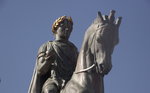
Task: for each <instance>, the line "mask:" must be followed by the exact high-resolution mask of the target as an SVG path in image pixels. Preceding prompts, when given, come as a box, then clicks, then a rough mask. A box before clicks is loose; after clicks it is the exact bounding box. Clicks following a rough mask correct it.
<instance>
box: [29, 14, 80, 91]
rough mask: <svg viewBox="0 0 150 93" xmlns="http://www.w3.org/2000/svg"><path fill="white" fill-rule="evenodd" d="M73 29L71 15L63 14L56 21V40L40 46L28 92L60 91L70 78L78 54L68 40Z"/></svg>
mask: <svg viewBox="0 0 150 93" xmlns="http://www.w3.org/2000/svg"><path fill="white" fill-rule="evenodd" d="M72 29H73V22H72V19H71V17H67V16H62V17H60V18H58V19H57V20H56V21H55V22H54V24H53V26H52V32H53V34H54V36H55V40H54V41H49V42H46V43H44V44H43V45H42V46H41V47H40V48H39V51H38V55H37V61H36V66H35V69H34V73H33V77H32V80H31V84H30V87H29V91H28V93H59V92H60V90H61V89H62V88H63V87H64V86H65V84H66V83H67V82H68V81H69V80H70V78H71V76H72V74H73V72H74V70H75V67H76V62H77V56H78V51H77V48H76V47H75V45H74V44H73V43H71V42H70V41H69V40H68V39H69V36H70V34H71V32H72Z"/></svg>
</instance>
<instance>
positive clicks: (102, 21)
mask: <svg viewBox="0 0 150 93" xmlns="http://www.w3.org/2000/svg"><path fill="white" fill-rule="evenodd" d="M94 23H101V24H103V23H104V19H103V17H102V14H101V12H100V11H98V13H97V17H96V19H95V20H94Z"/></svg>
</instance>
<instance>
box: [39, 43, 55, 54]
mask: <svg viewBox="0 0 150 93" xmlns="http://www.w3.org/2000/svg"><path fill="white" fill-rule="evenodd" d="M52 42H53V41H48V42H45V43H44V44H42V45H41V46H40V48H39V50H38V54H40V53H46V51H47V50H48V51H52V50H53V48H52V45H51V44H52Z"/></svg>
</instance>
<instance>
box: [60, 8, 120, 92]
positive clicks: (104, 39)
mask: <svg viewBox="0 0 150 93" xmlns="http://www.w3.org/2000/svg"><path fill="white" fill-rule="evenodd" d="M114 13H115V11H114V10H112V11H111V12H110V14H109V16H102V15H101V13H100V12H98V16H97V18H96V19H95V20H94V22H93V23H92V24H91V26H90V27H89V28H88V29H87V31H86V32H85V36H84V40H83V43H82V47H81V49H80V53H79V56H78V60H77V65H76V70H75V72H74V73H73V75H72V78H71V79H70V81H69V82H68V83H67V84H66V86H65V87H64V88H63V89H62V90H61V92H60V93H104V84H103V78H104V75H106V74H108V73H109V71H110V70H111V68H112V63H111V55H112V53H113V50H114V46H115V45H116V44H117V43H118V41H119V38H118V29H119V25H120V23H121V17H119V18H118V19H117V20H116V21H115V17H114Z"/></svg>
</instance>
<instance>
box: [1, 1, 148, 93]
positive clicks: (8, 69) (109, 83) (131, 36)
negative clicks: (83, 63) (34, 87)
mask: <svg viewBox="0 0 150 93" xmlns="http://www.w3.org/2000/svg"><path fill="white" fill-rule="evenodd" d="M111 9H114V10H116V12H117V13H116V16H117V17H118V16H122V17H123V21H122V24H121V27H120V43H119V45H117V46H116V48H115V51H114V53H113V56H112V62H113V69H112V71H111V72H110V73H109V74H108V75H107V76H106V77H105V81H104V82H105V93H150V49H149V48H150V41H149V40H150V11H149V9H150V1H149V0H0V42H1V43H0V52H1V53H0V79H1V82H0V93H27V90H28V87H29V83H30V80H31V76H32V72H33V68H34V64H35V59H36V55H37V51H38V48H39V47H40V45H41V44H43V43H44V42H47V41H49V40H53V36H52V32H51V25H52V23H53V22H54V20H55V19H57V18H58V17H60V16H63V15H67V16H72V18H73V21H74V29H73V33H72V34H71V37H70V40H71V41H72V42H73V43H74V44H75V45H76V46H77V47H78V48H80V46H81V43H82V39H83V35H84V32H85V30H86V29H87V27H88V26H89V25H90V24H91V23H92V21H93V20H94V18H95V17H96V15H97V11H101V12H102V14H105V15H106V14H108V13H109V11H110V10H111Z"/></svg>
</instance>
